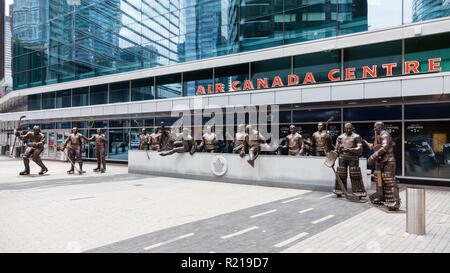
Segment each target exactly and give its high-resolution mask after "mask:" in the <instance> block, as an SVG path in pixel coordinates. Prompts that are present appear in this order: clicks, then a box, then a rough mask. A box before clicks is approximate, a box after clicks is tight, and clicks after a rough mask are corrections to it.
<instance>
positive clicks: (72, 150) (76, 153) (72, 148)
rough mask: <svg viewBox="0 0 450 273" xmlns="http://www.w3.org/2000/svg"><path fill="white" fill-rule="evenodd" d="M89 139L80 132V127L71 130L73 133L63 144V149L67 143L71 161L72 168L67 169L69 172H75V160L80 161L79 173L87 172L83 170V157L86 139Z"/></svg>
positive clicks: (68, 155)
mask: <svg viewBox="0 0 450 273" xmlns="http://www.w3.org/2000/svg"><path fill="white" fill-rule="evenodd" d="M85 140H87V138H86V137H85V136H83V135H82V134H80V133H78V128H77V127H74V128H73V129H72V131H71V134H69V136H68V137H67V139H66V141H64V144H63V146H62V151H64V149H65V148H66V146H67V145H69V146H68V148H67V150H68V151H67V157H68V159H69V161H70V164H71V166H70V169H69V170H68V171H67V173H68V174H73V173H74V168H76V167H75V161H77V162H78V166H79V169H77V171H78V173H79V174H83V173H85V171H83V159H82V154H83V153H84V152H85V147H84V141H85Z"/></svg>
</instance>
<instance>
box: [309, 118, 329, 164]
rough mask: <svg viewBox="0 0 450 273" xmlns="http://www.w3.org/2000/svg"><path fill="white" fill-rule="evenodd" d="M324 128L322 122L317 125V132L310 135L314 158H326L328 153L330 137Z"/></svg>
mask: <svg viewBox="0 0 450 273" xmlns="http://www.w3.org/2000/svg"><path fill="white" fill-rule="evenodd" d="M324 129H325V128H324V125H323V123H322V122H320V123H319V124H318V125H317V131H316V132H315V133H314V134H313V135H312V138H311V146H313V147H315V148H316V152H315V155H316V156H326V154H327V153H328V152H329V151H330V144H331V136H330V135H329V134H328V132H327V130H326V129H325V130H324Z"/></svg>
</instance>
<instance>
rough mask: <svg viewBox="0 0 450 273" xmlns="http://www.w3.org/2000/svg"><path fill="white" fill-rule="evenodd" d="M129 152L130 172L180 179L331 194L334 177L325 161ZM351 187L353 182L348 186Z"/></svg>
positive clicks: (364, 169) (363, 165)
mask: <svg viewBox="0 0 450 273" xmlns="http://www.w3.org/2000/svg"><path fill="white" fill-rule="evenodd" d="M148 154H149V157H150V160H149V159H148V158H147V155H146V153H145V151H136V150H134V151H129V153H128V172H129V173H138V174H151V175H157V176H168V177H177V178H190V179H200V180H208V181H217V182H230V183H241V184H251V185H260V186H272V187H283V188H297V189H306V190H321V191H332V190H333V188H334V180H335V175H334V173H333V170H331V169H330V168H329V167H327V166H325V164H324V162H325V157H318V156H287V155H282V156H281V155H260V156H258V158H257V159H256V160H255V162H254V163H255V164H254V167H252V166H250V164H248V163H247V160H248V159H249V158H248V155H246V156H245V157H240V156H239V155H238V154H222V153H199V152H197V153H195V154H193V155H190V154H189V153H175V154H173V155H168V156H160V155H159V153H158V152H156V151H148ZM359 164H360V167H361V172H362V175H363V181H364V186H365V187H366V189H370V175H367V167H366V166H367V160H366V159H365V158H361V159H360V162H359ZM347 183H348V185H350V181H348V182H347Z"/></svg>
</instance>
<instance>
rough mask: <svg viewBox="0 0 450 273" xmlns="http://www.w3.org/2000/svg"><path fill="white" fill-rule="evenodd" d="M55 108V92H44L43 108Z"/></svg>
mask: <svg viewBox="0 0 450 273" xmlns="http://www.w3.org/2000/svg"><path fill="white" fill-rule="evenodd" d="M53 108H55V92H48V93H42V109H53Z"/></svg>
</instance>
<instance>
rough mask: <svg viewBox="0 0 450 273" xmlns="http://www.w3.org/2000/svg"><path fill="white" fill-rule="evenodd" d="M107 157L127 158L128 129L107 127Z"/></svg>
mask: <svg viewBox="0 0 450 273" xmlns="http://www.w3.org/2000/svg"><path fill="white" fill-rule="evenodd" d="M108 132H109V152H108V158H109V159H116V160H128V145H129V143H128V142H129V129H128V128H126V129H109V130H108Z"/></svg>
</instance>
